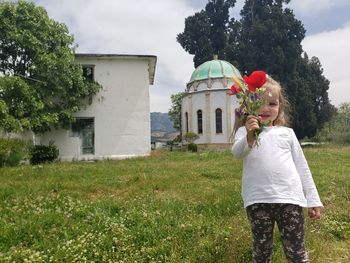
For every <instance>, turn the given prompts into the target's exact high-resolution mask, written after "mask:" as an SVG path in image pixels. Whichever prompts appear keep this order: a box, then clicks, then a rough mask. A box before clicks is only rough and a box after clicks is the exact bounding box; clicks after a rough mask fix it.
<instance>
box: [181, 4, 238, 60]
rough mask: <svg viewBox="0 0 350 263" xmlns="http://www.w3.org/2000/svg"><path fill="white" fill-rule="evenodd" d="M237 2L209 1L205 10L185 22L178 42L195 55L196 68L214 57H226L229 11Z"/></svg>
mask: <svg viewBox="0 0 350 263" xmlns="http://www.w3.org/2000/svg"><path fill="white" fill-rule="evenodd" d="M235 2H236V0H209V2H208V3H207V5H206V7H205V10H202V11H200V12H197V13H195V14H194V15H193V16H189V17H187V18H186V20H185V30H184V32H183V33H180V34H178V35H177V41H178V42H179V43H180V44H181V46H182V47H183V48H184V49H185V50H186V51H187V52H189V53H190V54H192V55H194V58H193V61H194V65H195V67H197V66H199V65H200V64H202V63H203V62H206V61H208V60H211V59H212V58H213V55H214V54H215V55H219V57H223V56H225V54H224V52H225V46H226V45H227V40H228V39H227V30H228V22H229V17H230V16H229V9H230V8H231V7H233V6H234V4H235Z"/></svg>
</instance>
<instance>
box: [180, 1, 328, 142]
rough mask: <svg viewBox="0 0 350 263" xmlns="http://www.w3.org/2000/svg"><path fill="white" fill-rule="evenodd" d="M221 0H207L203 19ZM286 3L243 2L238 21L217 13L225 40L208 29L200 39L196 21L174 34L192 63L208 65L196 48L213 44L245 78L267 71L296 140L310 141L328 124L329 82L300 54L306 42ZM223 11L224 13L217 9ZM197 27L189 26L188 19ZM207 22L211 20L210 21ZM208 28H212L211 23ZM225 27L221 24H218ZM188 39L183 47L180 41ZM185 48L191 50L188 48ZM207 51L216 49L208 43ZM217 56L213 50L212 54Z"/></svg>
mask: <svg viewBox="0 0 350 263" xmlns="http://www.w3.org/2000/svg"><path fill="white" fill-rule="evenodd" d="M219 2H224V1H209V3H208V4H207V6H206V9H205V10H202V11H201V12H200V13H201V16H202V17H210V15H213V13H212V12H209V11H207V7H208V5H209V4H211V3H216V4H218V3H219ZM289 2H290V1H289V0H247V1H246V2H245V5H244V6H243V9H242V10H241V13H240V14H241V19H240V20H239V21H237V20H235V19H234V18H231V19H229V20H227V19H228V14H227V13H225V12H217V13H214V16H215V15H221V16H222V18H221V20H220V21H229V23H225V24H224V25H225V30H223V32H225V36H226V37H225V38H222V37H217V38H215V39H213V37H214V36H213V35H210V34H209V33H208V32H207V30H205V32H206V34H204V35H203V36H202V37H204V38H205V39H206V40H203V39H201V41H198V40H199V38H198V36H197V35H196V34H197V32H199V31H198V30H199V26H200V24H199V23H198V21H199V19H194V17H195V16H196V15H197V14H198V13H197V14H195V16H193V17H188V18H187V19H186V21H185V30H184V32H183V33H181V34H179V35H178V41H179V43H180V44H181V45H182V46H183V47H184V49H185V50H186V51H189V53H190V54H194V55H195V66H197V64H196V61H200V62H202V61H203V62H204V61H206V60H209V59H208V58H210V54H207V53H205V55H204V56H203V52H200V51H201V47H196V45H200V44H201V43H203V42H207V43H215V42H216V41H218V42H220V43H221V44H222V45H220V46H219V45H217V46H216V47H219V49H220V50H219V51H218V52H217V53H218V54H219V55H220V56H219V58H220V59H224V60H227V61H229V62H231V63H232V64H233V65H235V66H236V67H238V68H239V69H240V70H241V72H243V73H245V74H249V73H251V72H252V71H253V70H265V71H266V72H268V74H270V75H271V76H272V77H274V78H275V79H276V80H278V81H279V82H280V83H281V84H282V86H283V87H284V88H285V90H286V94H287V97H288V100H289V102H290V105H291V113H292V116H291V117H292V118H291V119H292V123H291V126H292V127H293V128H294V129H295V132H296V134H297V136H298V138H303V137H305V136H308V137H312V136H314V135H315V134H316V132H317V129H320V128H321V127H322V126H323V124H324V123H325V122H326V121H327V120H329V119H330V117H331V115H332V113H333V112H334V107H333V106H332V105H331V104H330V102H329V99H328V93H327V91H328V89H329V81H328V80H327V79H326V78H325V77H324V76H323V70H322V66H321V63H320V61H319V60H318V59H317V58H316V57H313V58H311V59H309V58H308V56H307V54H306V53H305V52H304V51H303V49H302V46H301V41H302V40H303V39H304V37H305V29H304V27H303V24H302V23H301V21H299V20H297V19H296V18H295V16H294V13H293V11H292V10H291V9H289V8H288V7H286V4H288V3H289ZM221 8H222V10H225V9H224V7H223V6H221ZM190 18H191V19H192V20H194V21H196V22H197V23H191V21H192V20H190ZM210 21H213V18H211V20H210ZM210 25H211V27H214V26H213V23H211V24H210ZM221 25H223V23H222V24H221ZM206 27H207V24H206ZM183 35H185V36H187V37H186V38H185V39H186V41H187V42H185V44H184V43H183V42H182V41H180V40H181V39H179V38H180V37H182V36H183ZM188 47H192V49H189V48H188ZM210 47H212V48H211V49H206V50H207V52H212V51H213V50H214V48H213V45H212V44H211V45H210ZM215 51H217V50H215Z"/></svg>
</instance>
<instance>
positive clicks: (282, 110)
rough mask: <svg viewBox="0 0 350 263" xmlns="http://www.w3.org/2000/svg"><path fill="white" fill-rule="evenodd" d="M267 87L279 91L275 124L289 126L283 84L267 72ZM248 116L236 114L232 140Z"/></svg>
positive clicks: (287, 106)
mask: <svg viewBox="0 0 350 263" xmlns="http://www.w3.org/2000/svg"><path fill="white" fill-rule="evenodd" d="M263 87H265V88H275V89H277V91H278V100H279V106H278V115H277V117H276V119H275V120H274V121H273V123H272V125H273V126H288V125H289V118H288V117H289V116H288V113H289V102H288V100H287V99H286V96H285V92H284V89H283V88H282V86H281V84H280V83H278V82H277V81H276V80H274V79H273V78H272V77H271V76H269V75H267V74H266V82H265V84H264V85H263ZM236 110H237V109H235V111H236ZM245 121H246V118H243V119H240V118H238V117H237V115H235V125H234V128H233V131H232V134H231V136H230V141H232V139H233V137H234V134H235V133H236V131H237V130H238V128H240V127H242V126H244V125H245Z"/></svg>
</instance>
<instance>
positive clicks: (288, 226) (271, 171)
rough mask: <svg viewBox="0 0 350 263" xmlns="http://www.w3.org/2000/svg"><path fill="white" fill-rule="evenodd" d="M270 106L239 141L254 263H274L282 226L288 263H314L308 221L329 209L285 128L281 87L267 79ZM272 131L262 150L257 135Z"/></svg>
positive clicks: (237, 152)
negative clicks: (306, 237) (308, 243)
mask: <svg viewBox="0 0 350 263" xmlns="http://www.w3.org/2000/svg"><path fill="white" fill-rule="evenodd" d="M263 87H265V88H266V91H265V92H264V99H265V100H266V104H264V106H262V107H261V108H260V110H259V116H258V117H256V116H252V115H249V116H248V117H247V118H246V121H245V124H244V126H243V127H240V128H239V129H238V130H237V131H236V133H235V135H234V140H233V146H232V153H233V155H234V157H236V158H240V159H243V178H242V196H243V201H244V207H245V208H246V210H247V215H248V219H249V221H250V225H251V228H252V234H253V262H263V263H266V262H271V254H272V245H273V229H274V225H275V222H276V223H277V226H278V229H279V232H280V238H281V241H282V244H283V248H284V253H285V255H286V257H287V259H288V262H293V263H299V262H309V261H308V255H307V251H306V248H305V243H304V215H303V209H302V207H308V213H309V216H310V218H311V219H320V217H321V207H323V205H322V203H321V201H320V198H319V195H318V193H317V189H316V186H315V184H314V181H313V178H312V175H311V173H310V170H309V167H308V164H307V162H306V160H305V157H304V154H303V151H302V149H301V147H300V145H299V142H298V140H297V138H296V136H295V134H294V131H293V130H292V129H290V128H287V127H285V125H286V116H285V106H286V105H285V104H286V101H285V99H284V98H283V96H282V90H281V86H280V85H279V84H278V83H277V82H276V81H275V80H273V79H272V78H271V77H270V76H266V83H265V84H264V85H263ZM259 122H261V123H263V124H265V125H266V127H265V129H264V130H263V132H262V133H260V135H259V145H258V146H257V145H256V143H257V142H256V137H255V135H254V130H256V129H258V128H259Z"/></svg>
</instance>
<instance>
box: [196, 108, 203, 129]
mask: <svg viewBox="0 0 350 263" xmlns="http://www.w3.org/2000/svg"><path fill="white" fill-rule="evenodd" d="M197 123H198V134H203V114H202V110H198V111H197Z"/></svg>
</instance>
